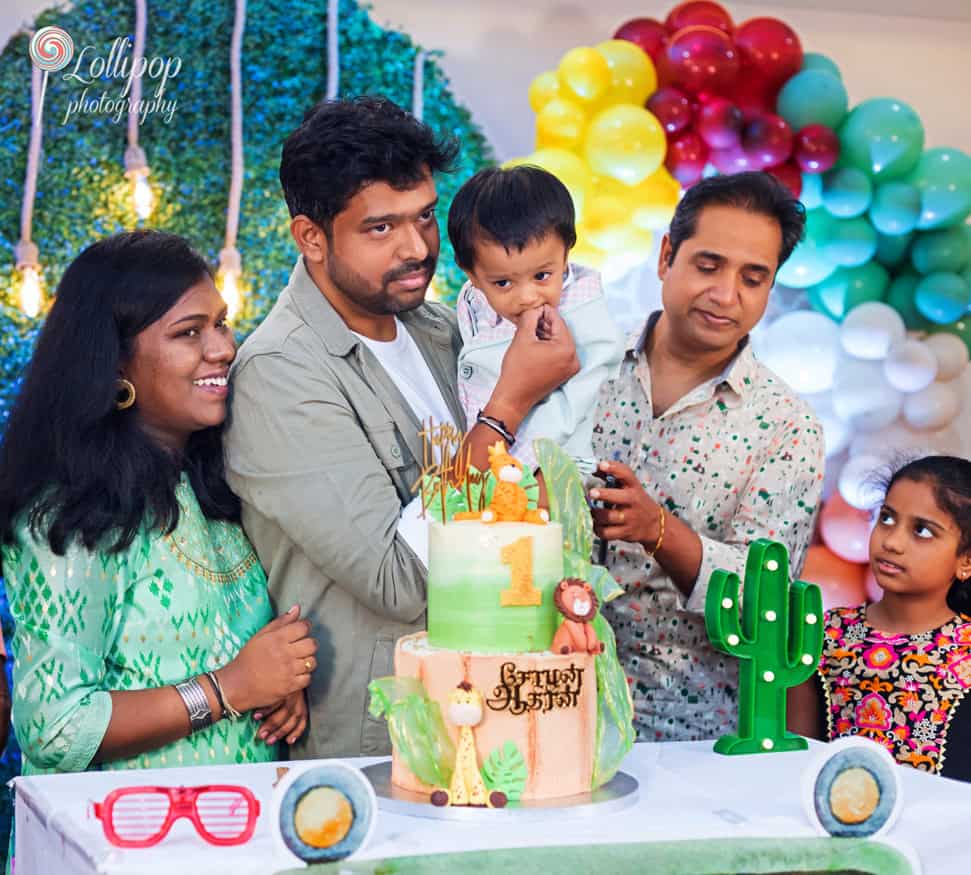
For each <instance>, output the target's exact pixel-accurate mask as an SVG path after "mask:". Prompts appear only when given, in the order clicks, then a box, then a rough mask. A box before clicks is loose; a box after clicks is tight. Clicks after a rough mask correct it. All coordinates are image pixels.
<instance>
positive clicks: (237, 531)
mask: <svg viewBox="0 0 971 875" xmlns="http://www.w3.org/2000/svg"><path fill="white" fill-rule="evenodd" d="M176 494H177V497H178V501H179V507H180V515H179V524H178V527H177V528H176V530H175V531H174V532H173V533H172V534H171V535H162V534H159V533H158V532H157V531H156V532H147V531H146V532H144V533H143V534H141V535H140V536H139V537H138V538H136V539H135V541H134V542H133V544H132V545H131V547H130V548H129V549H128V550H126V551H125V552H123V553H117V554H113V553H107V552H91V551H88V550H86V549H84V548H83V547H81V546H78V545H72V546H71V547H69V548H68V550H67V552H66V554H65V555H64V556H58V555H56V554H55V553H53V552H52V551H51V549H50V546H49V544H48V543H47V542H46V540H44V541H37V540H35V539H34V538H33V537H32V536H31V535H30V532H29V531H28V529H27V527H26V525H25V524H22V525H21V526H20V528H19V529H18V531H17V539H16V543H15V544H13V545H8V546H6V547H4V549H3V572H4V577H5V582H6V586H7V594H8V597H9V600H10V610H11V612H12V614H13V617H14V620H15V621H16V624H17V625H16V632H15V634H14V637H13V648H12V649H13V658H14V664H13V665H14V667H13V680H14V688H13V724H14V729H15V731H16V733H17V740H18V741H19V743H20V746H21V748H22V750H23V753H24V761H23V772H24V774H25V775H35V774H44V773H50V772H73V771H81V770H84V769H88V768H98V766H92V765H91V760H92V758H93V757H94V755H95V753H96V752H97V750H98V747H99V746H100V744H101V740H102V738H103V737H104V734H105V731H106V729H107V728H108V723H109V721H110V719H111V696H110V694H109V691H110V690H142V689H150V688H154V687H161V686H165V685H167V684H173V683H176V682H178V681H182V680H185V679H186V678H187V677H191V676H194V675H198V674H200V673H201V672H204V671H210V670H213V669H217V668H220V667H221V666H224V665H226V664H227V663H228V662H229V661H230V660H232V659H233V657H235V656H236V654H237V653H238V652H239V650H240V649H241V648H242V646H243V644H244V643H245V642H246V641H247V640H248V639H249V638H250V637H251V636H252V635H253V634H254V633H255V632H256V631H257V630H259V629H260V628H261V627H262V626H264V625H265V624H266V623H267V622H269V621H270V619H271V618H272V610H271V607H270V601H269V597H268V596H267V592H266V577H265V575H264V573H263V569H262V568H261V567H260V564H259V562H258V561H257V558H256V554H255V553H254V552H253V549H252V547H251V546H250V544H249V541H248V540H247V539H246V536H245V535H244V534H243V530H242V528H241V527H240V526H238V525H235V524H231V523H226V522H216V521H213V520H208V519H207V518H206V517H205V516H204V515H203V514H202V511H201V510H200V508H199V505H198V502H197V501H196V498H195V494H194V493H193V491H192V488H191V486H190V485H189V482H188V479H187V478H185V477H183V478H182V481H181V482H180V483H179V485H178V487H177V490H176ZM151 719H152V715H151V714H146V715H145V720H146V721H150V720H151ZM258 729H259V725H258V724H257V723H256V722H255V721H254V720H253V719H252V718H251V717H249V716H248V715H244V716H243V718H242V719H241V720H238V721H232V720H220V721H219V722H218V723H216V724H214V725H213V726H211V727H209V728H208V729H206V730H204V731H201V732H197V733H195V734H193V735H190V736H189V737H188V738H184V739H181V740H179V741H176V742H173V743H172V744H169V745H166V746H164V747H161V748H159V749H157V750H154V751H150V752H148V753H144V754H141V755H140V756H137V757H133V758H131V759H124V760H117V761H115V762H111V763H104V764H102V765H101V766H100V768H105V769H132V768H162V767H166V766H186V765H196V764H199V765H213V764H220V763H245V762H266V761H269V760H273V759H276V758H277V748H276V745H272V746H271V745H266V744H264V743H263V742H262V741H261V740H260V739H259V738H257V736H256V733H257V731H258Z"/></svg>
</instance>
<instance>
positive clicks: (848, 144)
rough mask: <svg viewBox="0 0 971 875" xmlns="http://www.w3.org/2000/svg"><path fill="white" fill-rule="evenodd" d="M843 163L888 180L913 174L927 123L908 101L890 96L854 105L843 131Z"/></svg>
mask: <svg viewBox="0 0 971 875" xmlns="http://www.w3.org/2000/svg"><path fill="white" fill-rule="evenodd" d="M839 138H840V147H841V148H840V163H841V164H843V165H848V166H850V167H856V168H857V169H858V170H863V171H864V172H866V173H867V174H869V175H870V176H871V177H873V179H875V180H877V181H879V182H884V181H886V180H888V179H900V178H901V177H904V176H906V175H907V174H908V173H910V172H911V171H912V170H913V169H914V168H915V167H916V166H917V162H918V161H919V160H920V153H921V150H922V149H923V148H924V126H923V125H922V124H921V122H920V117H919V116H918V115H917V113H916V112H914V110H913V109H911V108H910V107H909V106H908V105H907V104H906V103H903V102H902V101H899V100H894V99H892V98H889V97H876V98H873V99H872V100H865V101H864V102H863V103H861V104H859V105H858V106H856V107H854V108H853V110H852V112H850V114H849V115H848V116H847V117H846V121H845V122H843V126H842V128H840V131H839Z"/></svg>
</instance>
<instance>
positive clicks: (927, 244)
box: [910, 225, 968, 274]
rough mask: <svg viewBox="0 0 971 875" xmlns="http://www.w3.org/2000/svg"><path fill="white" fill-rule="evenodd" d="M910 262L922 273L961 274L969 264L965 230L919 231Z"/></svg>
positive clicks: (961, 228)
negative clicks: (942, 272)
mask: <svg viewBox="0 0 971 875" xmlns="http://www.w3.org/2000/svg"><path fill="white" fill-rule="evenodd" d="M910 260H911V261H912V262H913V264H914V267H916V268H917V270H919V271H920V272H921V273H925V274H926V273H937V272H941V271H944V272H946V273H960V272H961V271H962V270H963V269H964V267H965V265H967V263H968V238H967V236H966V235H965V232H964V228H963V227H961V226H960V225H959V226H958V227H956V228H944V229H943V230H941V231H919V232H918V233H917V239H916V240H914V245H913V247H912V248H911V250H910Z"/></svg>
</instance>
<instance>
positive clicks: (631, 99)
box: [597, 39, 657, 106]
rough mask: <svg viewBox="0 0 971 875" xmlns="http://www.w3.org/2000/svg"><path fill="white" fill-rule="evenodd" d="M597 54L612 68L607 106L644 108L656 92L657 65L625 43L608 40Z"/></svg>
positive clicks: (624, 41) (638, 50) (636, 48)
mask: <svg viewBox="0 0 971 875" xmlns="http://www.w3.org/2000/svg"><path fill="white" fill-rule="evenodd" d="M597 51H598V52H600V54H601V55H603V56H604V58H605V59H606V60H607V66H608V67H610V90H609V91H608V92H607V95H606V100H607V101H608V103H634V104H636V105H637V106H643V105H644V103H645V102H646V101H647V98H648V97H649V96H650V95H651V94H653V93H654V91H655V90H656V89H657V71H656V70H655V69H654V62H653V61H652V60H651V57H650V55H648V54H647V52H645V51H644V50H643V49H642V48H641V47H640V46H637V45H635V44H634V43H632V42H628V41H627V40H623V39H609V40H607V41H606V42H602V43H600V45H598V46H597Z"/></svg>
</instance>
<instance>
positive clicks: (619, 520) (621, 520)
mask: <svg viewBox="0 0 971 875" xmlns="http://www.w3.org/2000/svg"><path fill="white" fill-rule="evenodd" d="M617 517H618V519H617V522H619V523H623V521H624V512H623V511H622V510H621V511H618V512H617Z"/></svg>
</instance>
